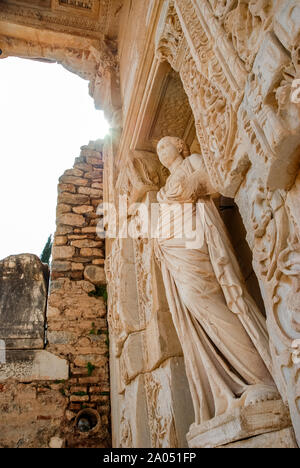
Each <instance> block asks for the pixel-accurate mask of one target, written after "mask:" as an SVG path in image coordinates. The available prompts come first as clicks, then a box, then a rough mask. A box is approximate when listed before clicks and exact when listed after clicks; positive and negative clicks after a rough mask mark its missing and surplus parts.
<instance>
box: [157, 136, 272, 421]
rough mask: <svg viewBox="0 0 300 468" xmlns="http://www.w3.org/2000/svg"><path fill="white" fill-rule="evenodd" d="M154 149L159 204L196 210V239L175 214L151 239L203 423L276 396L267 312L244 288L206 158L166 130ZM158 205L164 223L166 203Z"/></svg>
mask: <svg viewBox="0 0 300 468" xmlns="http://www.w3.org/2000/svg"><path fill="white" fill-rule="evenodd" d="M157 151H158V156H159V159H160V161H161V163H162V164H163V165H164V166H165V167H167V168H168V169H169V171H170V174H171V175H170V177H169V179H168V180H167V183H166V185H165V187H164V188H162V189H161V191H160V192H159V194H158V202H159V203H160V206H161V207H162V206H166V205H169V204H175V203H176V204H185V203H191V204H192V205H191V206H192V210H191V216H192V217H196V216H198V217H199V216H200V218H201V219H200V221H201V222H200V226H201V230H202V231H203V232H202V244H201V245H199V246H197V247H193V248H191V247H190V246H188V247H187V245H188V244H187V242H186V241H187V239H185V238H184V235H183V236H182V237H181V238H180V237H179V236H175V235H174V232H176V230H177V227H179V226H176V217H175V221H174V223H175V225H174V229H173V230H170V235H169V237H168V236H161V237H160V236H159V235H158V236H157V237H158V238H157V239H156V240H155V249H156V255H157V258H158V260H159V262H160V265H161V269H162V274H163V280H164V284H165V289H166V294H167V299H168V303H169V307H170V311H171V314H172V317H173V321H174V324H175V327H176V330H177V334H178V337H179V340H180V342H181V345H182V349H183V354H184V359H185V366H186V372H187V377H188V381H189V386H190V390H191V395H192V399H193V404H194V410H195V418H196V420H195V423H196V424H201V423H203V422H204V421H207V420H209V419H212V418H214V417H216V416H219V415H221V414H223V413H226V412H228V411H230V410H231V409H232V408H234V407H236V405H240V406H241V405H244V406H247V405H249V404H252V403H254V402H256V401H264V400H267V399H276V398H277V399H278V398H279V396H278V393H277V391H276V388H275V384H274V382H273V379H272V377H271V374H270V372H271V369H272V365H271V358H270V354H269V344H268V336H267V331H266V324H265V319H264V317H263V315H262V314H261V312H260V311H259V310H258V308H257V306H256V304H255V302H254V301H253V299H252V298H251V297H250V295H249V294H248V292H247V290H246V286H245V283H244V281H243V278H242V274H241V272H240V269H239V265H238V263H237V260H236V258H235V255H234V252H233V249H232V247H231V244H230V241H229V239H228V236H227V233H226V228H225V226H224V225H223V222H222V220H221V218H220V216H219V213H218V210H217V209H216V208H215V205H214V202H213V200H212V197H211V195H212V194H213V192H214V190H213V187H212V186H211V184H210V182H209V177H208V174H207V172H206V169H205V164H204V161H203V158H202V156H201V155H199V154H192V155H190V156H189V152H188V148H187V146H186V145H185V143H184V142H183V141H182V140H180V139H178V138H173V137H165V138H163V139H162V140H161V141H160V142H159V144H158V147H157ZM199 206H201V209H200V210H199V211H197V210H198V208H199ZM160 211H161V214H160V222H161V224H162V225H163V224H164V222H165V220H164V219H163V218H164V209H161V210H160ZM197 213H198V214H197ZM185 221H186V220H185ZM178 222H181V220H180V221H178ZM198 226H199V223H198ZM172 231H173V235H172V234H171V232H172Z"/></svg>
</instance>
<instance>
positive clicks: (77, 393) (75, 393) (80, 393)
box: [72, 392, 87, 396]
mask: <svg viewBox="0 0 300 468" xmlns="http://www.w3.org/2000/svg"><path fill="white" fill-rule="evenodd" d="M72 395H76V396H85V395H87V393H86V392H74V393H72Z"/></svg>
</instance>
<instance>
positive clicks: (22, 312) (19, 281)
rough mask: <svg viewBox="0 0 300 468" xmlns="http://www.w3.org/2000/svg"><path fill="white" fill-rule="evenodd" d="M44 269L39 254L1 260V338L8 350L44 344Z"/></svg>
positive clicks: (45, 288) (45, 298)
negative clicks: (37, 255)
mask: <svg viewBox="0 0 300 468" xmlns="http://www.w3.org/2000/svg"><path fill="white" fill-rule="evenodd" d="M44 271H45V266H44V265H43V264H42V263H41V261H40V260H39V258H38V257H36V256H35V255H17V256H11V257H8V258H6V259H4V260H2V261H1V262H0V339H1V340H4V341H5V343H6V348H7V349H26V348H31V349H38V348H43V346H44V322H45V310H46V301H47V281H46V278H45V273H44Z"/></svg>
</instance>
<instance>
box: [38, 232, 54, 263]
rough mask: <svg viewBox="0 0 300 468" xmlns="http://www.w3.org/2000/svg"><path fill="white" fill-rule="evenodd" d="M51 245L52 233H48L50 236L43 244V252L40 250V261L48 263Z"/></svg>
mask: <svg viewBox="0 0 300 468" xmlns="http://www.w3.org/2000/svg"><path fill="white" fill-rule="evenodd" d="M52 245H53V242H52V234H50V236H49V237H48V240H47V242H46V245H45V247H44V249H43V252H42V254H41V256H40V259H41V262H43V263H47V265H49V263H50V257H51V252H52Z"/></svg>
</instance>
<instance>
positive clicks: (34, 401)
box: [0, 142, 111, 448]
mask: <svg viewBox="0 0 300 468" xmlns="http://www.w3.org/2000/svg"><path fill="white" fill-rule="evenodd" d="M102 172H103V161H102V143H101V142H96V143H90V144H89V145H88V146H85V147H83V148H82V150H81V154H80V157H79V158H76V161H75V164H74V167H73V169H71V170H68V171H66V172H65V173H64V175H63V176H62V177H61V178H60V181H59V185H58V205H57V230H56V233H55V237H54V245H53V250H52V255H53V257H52V266H51V281H50V290H49V297H48V306H47V310H46V324H47V327H46V340H47V341H46V342H47V344H46V347H45V350H44V351H41V353H47V354H46V355H45V366H44V369H46V373H44V374H45V375H39V373H40V372H41V369H40V368H39V371H38V372H35V374H34V371H33V369H35V368H34V366H32V363H31V362H30V360H31V359H33V354H32V351H28V353H29V354H28V356H27V358H26V359H27V361H28V362H29V367H30V370H29V374H28V375H26V376H25V377H24V375H22V372H23V371H22V366H23V367H24V360H26V359H25V357H24V356H25V355H24V352H22V351H19V352H18V360H19V362H18V363H17V364H16V363H14V362H9V363H8V365H7V366H4V367H3V366H1V369H0V372H1V377H0V380H1V383H0V412H1V423H0V426H1V427H0V446H1V447H34V448H38V447H48V446H49V444H50V446H53V447H56V446H58V447H60V446H64V447H109V446H110V444H111V436H110V397H109V391H110V388H109V370H108V353H109V347H108V346H109V341H108V327H107V320H106V299H105V290H106V286H105V283H106V280H105V274H104V255H105V254H104V252H105V250H104V243H103V241H102V240H100V239H99V238H98V237H97V235H96V225H97V223H98V221H99V218H98V216H97V214H96V210H97V207H98V205H99V203H101V201H102V188H103V186H102V183H103V180H102ZM34 261H35V262H37V263H39V260H38V259H35V260H34ZM44 292H45V294H44V297H45V298H46V290H45V291H44ZM31 305H33V304H31ZM12 310H13V309H12ZM11 312H12V311H11ZM22 326H23V327H26V324H22ZM42 344H43V343H42ZM36 352H38V351H36ZM7 353H8V355H10V354H11V352H8V351H7ZM51 359H54V361H53V360H52V361H51ZM11 360H12V361H13V360H16V357H13V358H10V361H11ZM56 360H57V361H56ZM12 366H13V367H12ZM61 367H62V368H63V369H61ZM30 372H31V373H30ZM5 373H6V376H5ZM89 409H91V410H92V411H95V412H96V413H97V414H98V415H99V416H98V421H97V422H98V425H97V427H96V429H95V430H93V431H91V432H88V433H81V432H79V431H78V430H77V429H76V428H75V426H76V421H77V420H76V418H77V416H78V414H79V413H80V411H82V410H89ZM77 419H78V418H77Z"/></svg>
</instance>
